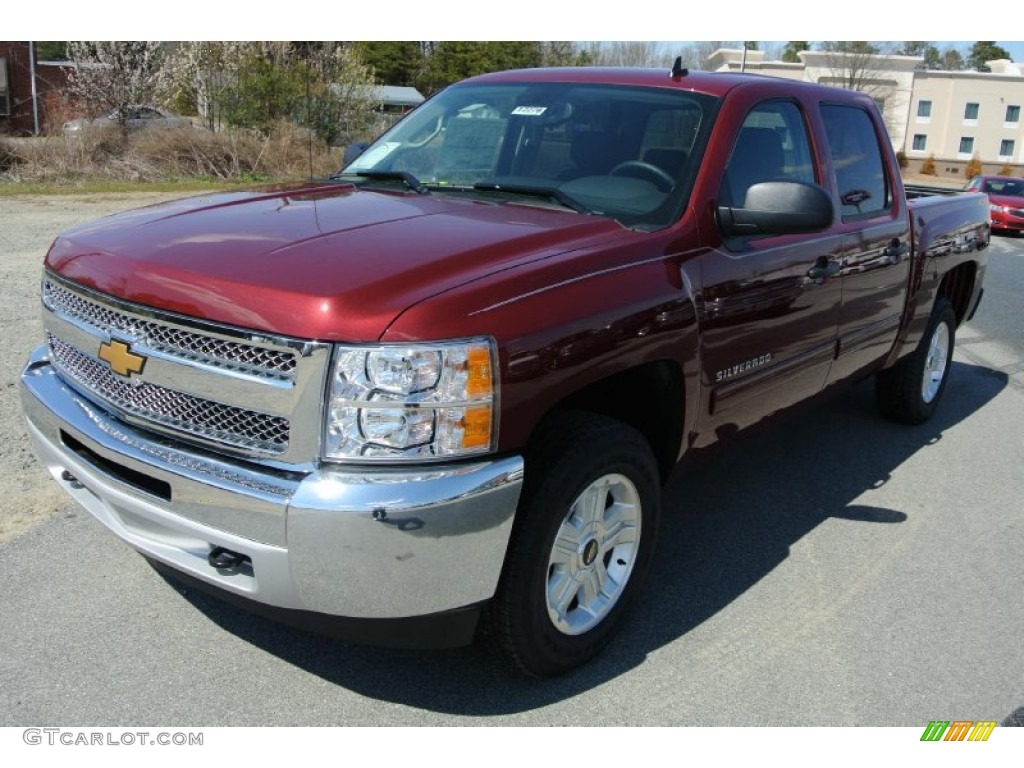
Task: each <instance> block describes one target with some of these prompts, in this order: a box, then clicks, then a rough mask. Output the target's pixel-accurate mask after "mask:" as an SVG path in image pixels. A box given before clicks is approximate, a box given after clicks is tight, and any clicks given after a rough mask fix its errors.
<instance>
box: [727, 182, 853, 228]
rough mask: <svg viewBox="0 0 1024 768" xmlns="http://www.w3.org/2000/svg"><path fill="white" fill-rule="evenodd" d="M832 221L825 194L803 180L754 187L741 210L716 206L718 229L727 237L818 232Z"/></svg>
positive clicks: (829, 202)
mask: <svg viewBox="0 0 1024 768" xmlns="http://www.w3.org/2000/svg"><path fill="white" fill-rule="evenodd" d="M834 219H835V208H834V207H833V205H832V198H831V197H829V195H828V193H827V192H826V191H825V190H824V189H822V188H821V187H819V186H818V185H817V184H808V183H807V182H803V181H764V182H761V183H760V184H754V185H753V186H752V187H750V189H748V190H747V198H746V200H745V205H744V207H743V208H733V207H731V206H726V205H720V206H719V207H718V226H719V227H720V228H721V230H722V232H723V233H724V234H725V235H727V236H730V237H742V236H744V235H748V236H749V235H789V234H797V233H800V232H817V231H820V230H823V229H828V227H830V226H832V222H833V220H834Z"/></svg>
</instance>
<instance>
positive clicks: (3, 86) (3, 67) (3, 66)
mask: <svg viewBox="0 0 1024 768" xmlns="http://www.w3.org/2000/svg"><path fill="white" fill-rule="evenodd" d="M9 114H11V89H10V86H9V85H8V83H7V59H0V115H9Z"/></svg>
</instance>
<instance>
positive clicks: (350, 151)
mask: <svg viewBox="0 0 1024 768" xmlns="http://www.w3.org/2000/svg"><path fill="white" fill-rule="evenodd" d="M368 146H370V144H369V142H366V141H356V142H354V143H352V144H349V145H348V146H347V147H345V151H344V152H343V153H342V155H341V167H342V168H344V167H345V166H347V165H348V164H349V163H351V162H352V161H353V160H355V159H356V158H357V157H359V156H360V155H361V154H363V151H364V150H365V149H366V148H367V147H368Z"/></svg>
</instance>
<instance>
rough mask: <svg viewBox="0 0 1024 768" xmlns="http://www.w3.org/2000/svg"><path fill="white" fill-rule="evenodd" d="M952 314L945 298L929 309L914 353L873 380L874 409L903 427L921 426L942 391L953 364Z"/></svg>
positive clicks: (929, 416)
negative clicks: (929, 316) (926, 322)
mask: <svg viewBox="0 0 1024 768" xmlns="http://www.w3.org/2000/svg"><path fill="white" fill-rule="evenodd" d="M955 338H956V313H955V312H954V311H953V305H952V304H950V303H949V300H948V299H947V298H946V297H945V296H939V297H938V298H937V299H936V300H935V306H934V307H933V308H932V316H931V318H930V319H929V321H928V328H927V330H926V331H925V334H924V336H923V337H922V339H921V343H920V344H918V346H917V349H916V350H914V352H913V353H912V354H910V355H908V356H907V357H905V358H903V359H902V360H900V361H899V362H898V363H897V364H896V365H894V366H893V367H892V368H887V369H886V370H884V371H881V372H879V374H878V377H877V378H876V380H875V394H876V399H877V402H878V409H879V410H880V411H881V413H882V415H883V416H885V417H886V418H888V419H891V420H893V421H899V422H902V423H904V424H922V423H924V422H926V421H928V419H930V418H931V417H932V414H933V413H935V409H936V408H937V407H938V405H939V401H940V400H941V399H942V393H943V392H944V391H945V389H946V380H947V379H948V378H949V370H950V368H951V367H952V363H953V345H954V341H955Z"/></svg>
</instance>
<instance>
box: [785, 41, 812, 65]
mask: <svg viewBox="0 0 1024 768" xmlns="http://www.w3.org/2000/svg"><path fill="white" fill-rule="evenodd" d="M810 47H811V44H810V43H809V42H808V41H807V40H790V41H789V42H788V43H786V47H785V48H784V49H783V50H782V60H783V61H788V62H789V63H790V64H796V63H797V62H799V61H800V57H799V56H798V55H797V54H798V53H800V51H807V50H810Z"/></svg>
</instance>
